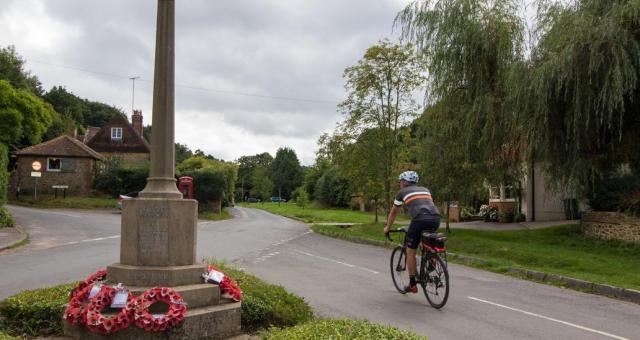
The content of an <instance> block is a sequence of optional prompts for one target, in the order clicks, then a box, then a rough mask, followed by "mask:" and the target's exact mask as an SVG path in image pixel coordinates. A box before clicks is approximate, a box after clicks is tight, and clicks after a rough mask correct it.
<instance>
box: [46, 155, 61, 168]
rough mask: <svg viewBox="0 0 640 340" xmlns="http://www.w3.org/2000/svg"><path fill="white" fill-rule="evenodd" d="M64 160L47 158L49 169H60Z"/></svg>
mask: <svg viewBox="0 0 640 340" xmlns="http://www.w3.org/2000/svg"><path fill="white" fill-rule="evenodd" d="M61 169H62V160H61V159H60V158H47V171H60V170H61Z"/></svg>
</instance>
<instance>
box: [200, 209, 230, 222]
mask: <svg viewBox="0 0 640 340" xmlns="http://www.w3.org/2000/svg"><path fill="white" fill-rule="evenodd" d="M232 217H233V216H231V214H230V213H229V211H228V210H227V209H226V208H223V209H222V211H221V212H220V213H219V214H216V213H212V212H210V211H200V212H198V219H201V220H207V221H222V220H228V219H230V218H232Z"/></svg>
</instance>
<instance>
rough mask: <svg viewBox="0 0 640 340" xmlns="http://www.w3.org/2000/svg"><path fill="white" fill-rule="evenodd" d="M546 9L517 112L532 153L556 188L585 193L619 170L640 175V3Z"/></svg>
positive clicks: (595, 2)
mask: <svg viewBox="0 0 640 340" xmlns="http://www.w3.org/2000/svg"><path fill="white" fill-rule="evenodd" d="M543 4H545V6H543V7H541V11H540V13H539V16H540V17H542V18H544V20H542V21H541V23H540V24H541V27H540V32H541V35H540V37H539V43H538V45H537V46H536V47H535V49H534V50H533V53H532V58H531V61H530V63H529V64H528V68H527V69H525V70H524V71H523V72H522V77H521V79H522V84H523V85H524V86H522V88H521V92H520V103H521V104H522V106H521V108H520V110H518V111H517V112H519V113H521V116H520V119H521V120H522V121H523V122H525V124H526V126H527V127H528V128H527V131H529V133H528V134H527V136H528V139H529V143H528V146H529V148H528V151H529V154H530V155H533V156H535V158H537V159H541V160H544V161H545V162H544V163H543V164H544V165H546V169H545V170H546V171H547V173H549V174H550V176H548V177H549V179H550V180H551V181H552V182H553V183H555V184H556V187H557V188H559V189H573V190H576V191H578V192H581V191H582V192H584V191H588V190H589V187H590V185H591V183H593V182H594V180H595V179H597V178H598V177H599V176H601V175H603V174H606V173H607V172H609V171H610V170H611V169H616V168H619V167H620V165H621V164H628V165H631V166H632V167H633V168H634V169H635V170H636V172H638V173H640V151H639V149H638V145H639V144H640V113H639V112H640V92H639V91H638V88H639V87H640V33H639V32H640V3H639V2H638V1H632V0H610V1H601V0H579V1H573V2H571V3H570V4H567V5H564V4H562V3H560V2H551V3H550V4H549V2H548V1H547V2H543Z"/></svg>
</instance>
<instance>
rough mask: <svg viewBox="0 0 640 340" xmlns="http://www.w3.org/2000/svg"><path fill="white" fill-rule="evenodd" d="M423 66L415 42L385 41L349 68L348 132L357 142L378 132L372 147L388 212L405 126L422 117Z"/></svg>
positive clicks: (345, 126)
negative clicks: (419, 102)
mask: <svg viewBox="0 0 640 340" xmlns="http://www.w3.org/2000/svg"><path fill="white" fill-rule="evenodd" d="M422 72H423V64H422V63H421V59H420V58H418V56H417V55H416V53H415V52H414V50H413V47H412V46H411V45H400V44H393V43H391V42H389V41H388V40H382V41H380V42H379V43H378V44H376V45H374V46H371V47H369V48H368V49H367V51H366V53H365V54H364V57H363V58H362V59H361V60H359V61H358V63H357V64H356V65H354V66H351V67H348V68H347V69H346V70H345V71H344V76H343V77H344V78H345V80H346V83H345V89H346V90H347V92H348V97H347V99H346V100H344V101H343V102H342V103H340V105H339V107H340V109H341V110H342V112H343V113H344V114H345V115H346V120H345V121H344V123H343V124H342V126H341V127H342V129H343V134H344V135H346V136H348V137H349V138H351V139H352V140H353V141H355V140H357V139H358V137H359V136H360V135H361V134H362V133H363V132H364V131H367V130H371V131H372V133H373V134H374V135H375V139H376V140H377V143H375V145H376V146H378V148H377V149H373V150H370V152H371V157H374V158H377V159H378V160H379V162H380V163H381V164H382V166H383V171H382V173H381V176H380V177H379V178H376V179H375V181H378V182H380V183H383V185H384V191H385V193H384V201H385V203H386V204H385V206H386V208H387V210H388V209H389V208H390V206H391V197H392V193H391V188H392V183H393V177H394V174H395V172H397V170H398V165H399V155H400V152H399V149H400V148H403V147H404V145H402V144H401V143H400V139H401V136H400V135H401V133H402V127H403V126H405V125H406V124H407V123H408V122H409V121H410V120H411V119H412V118H413V117H415V116H416V115H417V112H418V105H417V104H416V101H415V100H414V92H415V91H416V90H417V89H418V88H419V87H420V86H421V85H423V83H424V81H425V77H424V76H423V74H422Z"/></svg>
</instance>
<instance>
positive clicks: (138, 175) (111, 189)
mask: <svg viewBox="0 0 640 340" xmlns="http://www.w3.org/2000/svg"><path fill="white" fill-rule="evenodd" d="M147 177H149V164H144V165H137V166H130V167H126V166H122V165H121V164H120V160H119V158H118V157H112V158H110V159H108V160H107V161H105V162H104V164H103V165H102V168H101V169H100V170H99V171H98V173H97V174H96V176H95V178H94V182H93V185H94V187H95V188H96V189H97V190H99V191H101V192H103V193H105V194H108V195H111V196H113V197H117V196H118V195H119V194H126V193H128V192H132V191H140V190H142V189H144V187H145V185H146V184H147Z"/></svg>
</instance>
